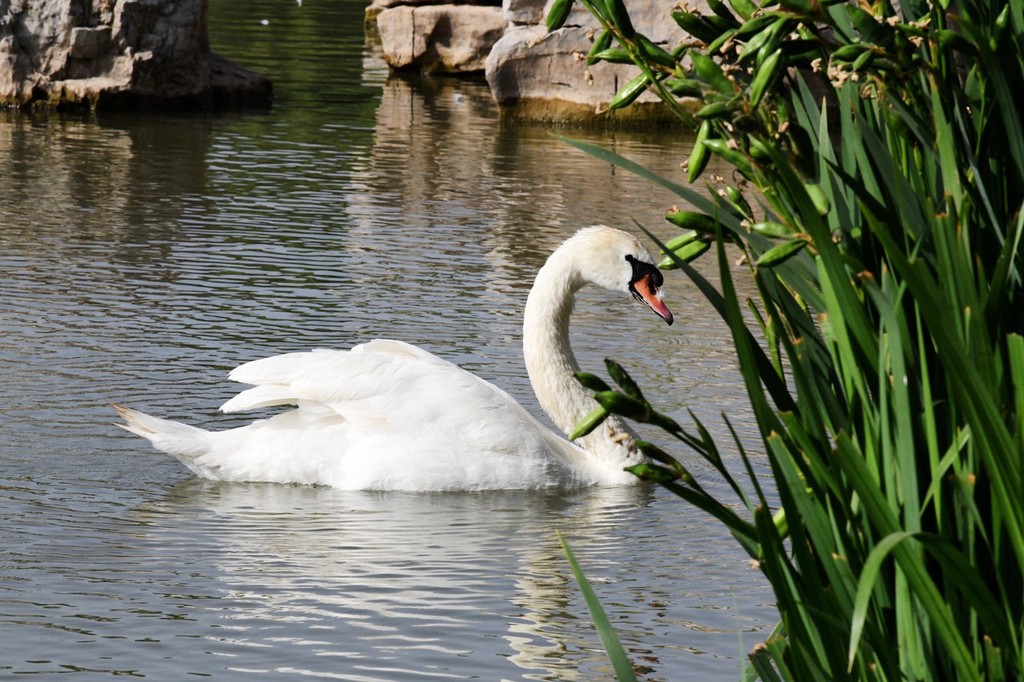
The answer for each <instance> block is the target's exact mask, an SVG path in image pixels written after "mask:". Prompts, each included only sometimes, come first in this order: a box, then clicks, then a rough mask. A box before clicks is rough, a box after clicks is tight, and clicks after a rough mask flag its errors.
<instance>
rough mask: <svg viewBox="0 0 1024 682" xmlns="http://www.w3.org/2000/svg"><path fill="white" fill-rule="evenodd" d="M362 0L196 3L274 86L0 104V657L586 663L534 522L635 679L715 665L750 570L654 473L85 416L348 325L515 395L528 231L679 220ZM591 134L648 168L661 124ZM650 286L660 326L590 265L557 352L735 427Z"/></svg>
mask: <svg viewBox="0 0 1024 682" xmlns="http://www.w3.org/2000/svg"><path fill="white" fill-rule="evenodd" d="M361 17H362V4H361V3H355V2H347V1H344V2H333V3H327V2H318V1H317V0H306V1H305V2H304V3H302V4H301V5H300V4H297V3H294V2H284V1H283V0H282V1H278V2H271V1H270V0H259V1H258V2H253V3H227V2H224V1H221V0H215V1H214V3H213V7H212V15H211V24H212V25H211V31H212V42H213V44H214V47H215V49H218V50H219V51H221V52H223V53H225V54H227V55H228V56H230V57H233V58H235V59H237V60H239V61H241V62H243V63H245V64H246V65H248V66H250V67H252V68H255V69H257V70H260V71H263V72H265V73H267V74H268V75H270V76H271V78H272V79H273V80H274V82H275V86H276V89H277V94H278V102H277V104H276V106H275V107H274V109H273V110H271V111H270V112H269V113H265V114H245V115H224V116H205V115H197V116H170V115H165V114H160V113H152V114H149V115H146V116H135V115H118V116H112V115H107V116H101V117H99V118H95V117H62V116H56V115H50V116H45V115H37V116H16V115H6V116H5V117H3V118H0V163H2V165H3V167H4V169H5V171H4V185H3V190H2V192H0V280H2V283H3V295H2V296H0V332H2V333H0V414H2V415H3V419H2V421H0V516H2V517H3V519H4V523H3V524H2V525H0V675H9V674H15V673H25V674H58V673H71V672H77V673H80V674H84V675H86V676H93V677H105V676H109V675H113V674H126V675H135V676H140V677H150V678H155V679H181V678H182V676H184V675H198V676H211V677H214V678H216V679H234V678H241V677H251V676H259V675H262V676H264V677H267V678H270V679H287V678H291V677H298V676H316V677H327V678H335V679H345V680H406V679H415V678H420V677H428V678H456V679H481V680H499V679H506V680H526V679H546V680H574V679H578V680H601V679H611V672H610V669H609V666H608V664H607V662H606V659H605V656H604V654H603V652H602V651H601V648H600V643H599V641H598V638H597V636H596V634H595V633H594V631H593V628H592V626H591V624H590V620H589V617H588V615H587V612H586V607H585V605H584V604H583V602H582V600H581V598H580V595H579V592H578V589H577V587H576V585H575V583H574V582H573V581H572V579H571V575H570V573H569V571H568V567H567V565H566V563H565V559H564V557H563V555H562V553H561V551H560V549H559V547H558V542H557V538H556V535H555V533H556V531H560V532H561V533H563V534H564V536H565V537H566V538H567V539H568V540H569V542H570V543H571V544H572V546H573V548H574V549H575V550H576V553H577V555H578V557H579V559H580V560H581V562H582V563H583V565H584V567H585V569H586V570H587V572H588V574H589V575H590V577H591V578H592V580H593V581H594V583H595V587H596V589H597V591H598V593H599V594H600V596H601V598H602V600H603V602H604V604H605V607H606V609H607V610H608V612H609V614H610V616H611V618H612V621H613V623H614V624H615V626H616V628H617V630H618V632H619V634H620V636H621V638H622V639H623V641H624V643H625V644H626V647H627V649H628V650H629V651H630V653H631V655H632V658H633V660H634V662H635V663H636V664H637V665H638V667H639V670H640V671H641V678H642V679H649V680H679V679H690V678H698V676H699V677H700V678H703V679H722V680H729V679H736V677H737V674H738V671H739V669H740V662H741V660H742V656H743V655H744V653H745V652H746V651H747V650H749V648H750V647H751V646H752V645H753V644H754V643H756V642H757V641H759V640H761V639H763V638H764V636H765V635H766V632H767V628H768V627H769V626H770V623H771V614H772V609H771V605H770V601H771V596H770V593H769V592H768V590H767V589H766V588H765V586H764V584H763V581H762V580H761V579H760V577H759V575H758V574H757V573H756V572H754V571H752V570H751V569H750V568H749V567H748V565H747V562H746V560H745V558H744V556H743V555H742V553H741V552H739V551H738V550H737V549H736V547H735V546H734V545H735V543H734V542H733V541H732V540H731V539H730V538H729V537H727V536H726V535H725V534H724V533H723V532H722V531H721V530H720V528H719V527H718V526H716V525H715V524H714V523H713V522H711V521H709V520H708V519H707V518H706V517H704V516H703V515H701V514H699V513H698V512H696V511H694V510H693V509H690V508H688V507H686V506H685V505H683V504H682V503H681V502H679V501H677V500H676V499H675V498H673V497H672V496H670V495H667V494H665V493H664V492H663V491H660V490H653V489H650V490H649V489H642V488H638V489H628V490H622V489H603V490H589V491H582V492H576V493H572V494H566V493H536V494H520V493H488V494H452V495H445V494H434V495H415V494H385V493H374V494H369V493H350V492H345V493H342V492H338V491H332V490H329V489H321V488H309V487H289V486H276V485H215V484H210V483H204V482H202V481H198V480H196V479H194V478H192V477H190V476H189V475H188V474H187V472H186V471H184V469H183V468H182V467H181V466H180V465H179V464H178V463H177V462H175V461H173V460H171V459H170V458H168V457H165V456H163V455H161V454H160V453H158V452H156V451H154V450H152V449H150V448H149V446H148V444H146V443H144V442H142V441H141V440H139V439H137V438H135V437H133V436H130V435H129V434H126V433H124V432H123V431H120V430H119V429H116V428H115V427H113V426H112V425H111V423H112V422H113V421H114V420H113V414H112V412H111V410H110V407H109V403H111V402H114V401H116V402H124V403H127V404H130V405H133V406H136V407H139V408H142V409H146V410H149V411H152V412H154V413H156V414H160V415H162V416H166V417H171V418H175V419H182V420H186V421H188V422H190V423H193V424H196V425H199V426H205V427H209V428H223V427H226V426H232V425H237V424H239V423H243V422H244V421H246V418H245V417H244V416H237V415H233V416H230V417H228V416H222V415H219V414H218V413H217V412H216V406H217V405H219V404H220V403H221V402H223V401H224V400H225V399H227V398H228V397H230V396H231V395H232V394H233V392H234V391H235V387H233V386H232V385H230V384H229V383H228V382H227V381H226V380H225V378H224V377H225V374H226V372H227V371H228V370H229V369H230V368H232V367H234V366H235V365H237V364H239V363H241V362H244V361H247V360H251V359H254V358H257V357H260V356H264V355H268V354H274V353H279V352H285V351H291V350H304V349H308V348H313V347H322V346H331V347H348V346H350V345H353V344H355V343H359V342H361V341H366V340H369V339H371V338H375V337H393V338H400V339H403V340H406V341H410V342H413V343H417V344H420V345H422V346H424V347H426V348H427V349H429V350H431V351H434V352H436V353H438V354H440V355H442V356H443V357H445V358H448V359H450V360H452V361H455V362H457V363H459V364H461V365H463V366H464V367H466V368H467V369H470V370H471V371H474V372H476V373H478V374H479V375H481V376H483V377H485V378H487V379H490V380H492V381H495V382H496V383H498V384H499V385H501V386H502V387H504V388H506V389H507V390H509V391H510V392H511V393H512V394H513V395H515V396H516V397H517V398H518V399H520V400H521V401H522V402H523V403H524V405H526V406H527V408H528V409H530V410H531V411H533V412H534V413H536V414H538V415H539V414H540V413H539V410H538V409H537V407H536V403H535V401H534V399H533V396H532V392H531V390H530V387H529V384H528V382H527V381H526V378H525V370H524V368H523V366H522V361H521V354H520V343H521V334H520V329H519V326H520V315H521V311H522V306H523V304H524V302H525V299H526V294H527V291H528V288H529V285H530V282H531V279H532V276H533V273H534V272H535V271H536V269H537V268H538V267H539V266H540V264H541V263H542V262H543V259H544V258H545V256H546V254H547V253H548V252H549V251H550V249H552V248H553V247H554V246H555V245H556V244H557V243H558V242H559V241H560V240H562V239H563V238H565V237H566V236H567V235H569V234H571V233H572V231H573V230H575V229H576V228H577V227H579V226H581V225H586V224H591V223H595V222H605V223H608V224H612V225H618V226H622V227H627V228H628V227H631V226H632V224H633V223H632V221H633V220H634V219H635V220H637V221H639V222H641V223H643V224H645V225H648V226H650V227H652V228H654V229H656V230H657V231H658V232H660V233H661V234H662V235H663V236H671V234H672V233H673V231H672V228H671V227H667V228H666V227H663V226H662V225H661V222H662V221H661V218H660V217H661V215H662V214H663V212H664V210H665V208H666V207H667V206H668V205H669V204H671V203H672V198H671V197H670V196H668V195H664V194H661V193H659V192H658V191H656V190H654V189H652V187H651V186H650V185H649V184H648V183H646V182H644V181H642V180H639V179H637V178H635V177H633V176H631V175H629V174H626V173H623V172H620V171H618V170H617V169H614V168H612V167H611V166H609V165H607V164H604V163H601V162H598V161H596V160H594V159H591V158H589V157H587V156H585V155H583V154H581V153H580V152H578V151H575V150H574V149H572V148H570V147H568V146H567V145H565V144H563V143H562V142H560V141H558V140H557V139H555V138H554V137H552V135H551V134H550V131H547V130H544V129H541V128H531V127H509V126H505V125H502V124H501V123H500V122H499V121H498V119H497V116H496V113H495V111H494V109H493V106H492V104H491V102H490V99H489V95H488V92H487V90H486V87H484V86H483V85H481V84H480V83H474V82H460V81H452V80H448V79H430V78H425V79H415V80H412V81H403V80H389V79H388V78H387V72H386V69H385V68H384V67H383V63H382V62H381V60H380V58H379V56H378V55H377V54H376V51H375V48H374V47H373V45H372V44H366V43H365V41H364V37H363V32H362V25H361ZM264 20H265V21H264ZM579 134H581V135H582V134H583V133H579ZM588 135H589V136H590V137H591V138H592V139H595V140H596V141H598V142H600V143H601V144H603V145H605V146H608V147H611V148H613V149H615V150H617V151H619V152H620V153H623V154H625V155H627V156H631V157H633V158H637V159H639V160H641V161H642V162H644V163H645V164H647V165H649V166H651V167H653V168H655V169H656V170H659V171H660V172H663V173H667V174H672V173H678V163H679V161H680V160H681V159H682V158H685V154H686V149H685V144H682V143H676V142H671V141H666V140H664V139H661V136H659V135H657V134H651V135H646V136H644V135H636V134H606V135H600V134H594V133H590V134H588ZM667 288H668V292H667V297H668V301H669V303H670V306H671V307H672V308H673V310H674V311H675V312H676V315H677V320H678V321H677V323H676V325H674V326H673V327H671V328H668V327H666V326H665V325H664V324H662V323H661V322H660V320H658V319H657V318H655V317H654V316H653V315H650V314H649V312H648V311H646V310H644V309H642V308H641V307H640V306H636V305H634V304H632V303H630V302H629V301H620V300H616V299H615V298H614V297H611V298H610V297H609V296H608V295H607V294H605V293H602V292H587V293H586V295H584V296H583V300H582V301H581V303H580V306H579V309H578V312H577V315H576V317H575V318H574V327H573V335H574V343H575V344H576V347H577V349H578V355H579V357H580V359H581V361H582V362H583V364H584V365H585V366H587V367H588V368H592V369H595V370H598V371H599V370H600V367H601V358H603V357H605V356H613V357H616V358H617V359H619V360H620V361H622V362H623V363H624V364H626V365H627V366H628V367H629V368H630V369H631V371H633V373H634V375H635V376H636V377H637V378H638V379H640V380H641V382H642V383H643V385H644V386H645V388H646V389H647V390H648V391H649V393H650V394H651V395H657V396H659V401H660V402H661V404H662V406H663V407H664V409H666V410H667V411H669V412H671V413H672V414H675V415H676V416H678V417H679V418H680V419H685V418H686V410H687V409H692V410H693V411H694V412H695V413H697V414H698V415H700V416H701V417H702V418H704V419H706V420H707V421H708V422H709V423H710V424H711V425H712V426H713V427H714V428H716V429H718V431H719V432H723V431H724V428H723V427H722V426H721V420H720V418H719V417H718V416H717V415H718V414H719V413H720V412H726V413H728V414H729V415H730V417H731V418H733V419H734V421H735V422H736V423H737V425H738V426H739V427H740V429H741V431H743V430H744V428H745V427H744V421H745V419H746V412H745V411H744V407H743V403H744V401H743V392H742V388H741V386H740V384H739V382H738V380H737V377H736V373H735V367H734V363H733V362H732V359H731V354H730V350H729V344H728V341H727V338H726V334H725V330H724V329H723V327H722V325H721V324H720V323H719V322H717V320H716V319H715V317H714V314H713V312H712V311H710V310H709V309H708V308H707V306H706V305H704V304H702V303H701V302H700V301H699V299H698V297H697V296H696V294H695V293H694V292H693V291H692V290H691V288H690V287H689V286H688V285H687V283H686V282H685V280H684V278H682V277H680V276H676V275H674V274H671V275H670V276H669V277H668V283H667ZM679 455H680V456H681V457H686V453H685V452H680V453H679ZM691 464H692V466H693V467H694V468H695V469H696V470H698V471H700V470H701V467H700V464H699V463H697V462H691ZM709 485H710V486H712V487H714V486H715V485H716V484H715V482H714V481H713V480H711V481H709Z"/></svg>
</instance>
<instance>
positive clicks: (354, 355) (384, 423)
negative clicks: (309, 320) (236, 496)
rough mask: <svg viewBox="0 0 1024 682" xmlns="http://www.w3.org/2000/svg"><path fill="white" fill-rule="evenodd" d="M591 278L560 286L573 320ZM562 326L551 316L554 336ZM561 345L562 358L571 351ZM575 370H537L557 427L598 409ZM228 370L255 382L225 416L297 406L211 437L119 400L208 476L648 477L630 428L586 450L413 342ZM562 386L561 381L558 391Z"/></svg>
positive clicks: (326, 481) (414, 483) (615, 427)
mask: <svg viewBox="0 0 1024 682" xmlns="http://www.w3.org/2000/svg"><path fill="white" fill-rule="evenodd" d="M604 229H606V230H610V228H604ZM613 232H617V231H613ZM618 234H624V233H618ZM629 239H632V238H631V237H630V238H629ZM633 242H634V243H635V240H633ZM640 248H641V249H642V247H640ZM557 253H558V252H556V254H557ZM643 253H644V254H646V251H644V252H643ZM646 258H647V259H648V260H650V256H649V254H647V255H646ZM627 260H628V258H627ZM549 262H551V260H549ZM546 267H547V266H546ZM560 267H562V266H560ZM650 267H653V266H650ZM549 274H550V273H549ZM555 274H557V272H556V273H555ZM541 281H542V278H541V276H538V283H540V282H541ZM579 286H580V285H579V284H576V285H574V286H573V285H572V284H571V283H570V285H569V286H567V287H562V289H565V291H561V290H559V291H558V295H560V296H562V297H565V296H568V297H569V298H570V305H568V306H562V307H563V308H565V312H564V315H565V316H567V315H568V311H569V310H571V296H572V292H573V291H575V289H576V288H579ZM535 288H536V287H535ZM555 289H558V287H555ZM531 297H532V295H531ZM658 302H659V303H660V298H659V299H658ZM529 306H530V304H529V303H528V307H529ZM665 312H666V313H667V309H665ZM554 314H556V315H558V314H561V313H554ZM659 314H660V313H659ZM667 319H671V315H670V314H669V315H668V317H667ZM556 322H557V324H555V323H556ZM564 322H565V324H564V326H565V332H566V334H567V320H565V321H564ZM561 323H562V322H561V321H553V323H552V324H553V325H554V326H553V327H552V328H553V330H554V332H553V333H555V336H558V334H559V333H561V332H560V331H559V325H560V324H561ZM539 335H540V336H544V334H539ZM529 342H530V339H526V340H525V342H524V343H529ZM539 343H544V340H543V339H541V340H540V341H539ZM557 345H558V344H555V346H553V347H552V349H551V352H552V353H555V354H558V353H563V349H562V348H560V347H557ZM566 348H567V343H566ZM535 350H536V349H535ZM541 350H543V349H541ZM534 355H536V353H534ZM543 355H544V354H543V352H542V353H541V354H540V357H543ZM534 362H535V363H537V362H540V363H541V364H543V363H544V360H540V361H537V360H535V361H534ZM574 365H575V360H574V359H573V358H572V357H571V352H568V356H567V357H561V358H551V363H550V367H551V368H554V369H552V370H551V371H549V372H548V374H550V375H551V376H543V377H541V378H540V379H535V377H534V372H533V371H531V380H534V386H535V389H536V390H537V392H538V397H540V398H541V404H542V406H543V407H544V408H545V410H546V411H547V412H548V413H549V414H552V416H553V418H555V421H556V423H558V422H559V421H572V420H578V419H579V418H582V416H583V415H584V414H586V412H588V411H590V409H592V407H593V406H594V405H595V403H593V401H592V399H591V398H590V397H589V396H588V395H586V393H585V392H583V391H582V389H579V387H578V384H575V380H574V379H573V380H572V382H573V383H572V384H570V383H568V382H567V381H566V377H565V376H563V375H564V374H565V373H566V372H569V375H568V376H569V378H570V379H571V371H572V369H573V366H574ZM556 370H557V371H556ZM229 377H230V379H232V380H234V381H238V382H240V383H245V384H250V385H252V388H248V389H246V390H243V391H242V392H241V393H239V394H238V395H236V396H235V397H234V398H232V399H231V400H228V401H227V402H226V403H225V404H224V405H223V406H222V407H221V409H222V410H223V411H224V412H240V411H247V410H254V409H262V408H268V407H278V406H285V405H287V406H292V409H290V410H287V411H285V412H282V413H280V414H277V415H275V416H273V417H270V418H268V419H263V420H259V421H255V422H253V423H251V424H249V425H247V426H243V427H239V428H234V429H229V430H226V431H206V430H203V429H198V428H195V427H191V426H186V425H184V424H179V423H177V422H172V421H168V420H164V419H159V418H156V417H151V416H149V415H146V414H144V413H142V412H138V411H136V410H131V409H128V408H124V407H120V406H118V411H119V412H120V413H121V416H122V417H123V418H124V419H125V421H126V424H125V425H124V428H126V429H127V430H129V431H131V432H132V433H135V434H137V435H140V436H142V437H144V438H147V439H149V440H150V441H152V443H153V444H154V445H155V446H156V447H157V448H159V449H160V450H163V451H165V452H168V453H170V454H172V455H174V456H175V457H176V458H178V459H179V460H181V462H183V463H184V464H185V465H186V466H187V467H188V468H189V469H191V470H192V471H193V472H194V473H196V474H197V475H199V476H202V477H204V478H208V479H212V480H220V481H274V482H280V483H300V484H321V485H329V486H333V487H337V488H343V489H358V490H421V491H426V490H486V489H533V488H548V487H577V486H584V485H593V484H621V483H630V482H633V481H634V480H635V479H634V478H633V477H632V475H631V474H628V473H626V472H624V471H623V466H624V465H626V464H629V463H636V462H638V461H640V459H639V457H640V456H639V455H638V453H637V452H636V450H635V448H634V447H633V444H632V440H631V434H630V433H629V432H628V430H627V429H626V428H625V426H624V425H623V424H621V423H620V422H618V421H612V422H611V424H612V426H608V427H607V428H606V430H599V431H598V432H597V433H596V434H594V435H591V436H588V437H587V438H586V439H584V440H583V444H584V446H585V447H584V448H581V447H579V446H578V445H575V444H572V443H569V442H568V441H566V440H565V439H564V438H561V437H560V436H558V435H556V434H555V433H553V432H552V431H550V430H549V429H548V428H546V427H545V426H544V425H542V424H541V423H540V422H539V421H538V420H537V419H535V418H534V417H533V416H532V415H531V414H530V413H529V412H527V411H526V409H524V408H523V407H522V406H521V405H519V403H517V402H516V401H515V400H514V399H513V398H512V397H511V396H510V395H509V394H508V393H506V392H505V391H503V390H501V389H500V388H498V387H497V386H495V385H494V384H491V383H489V382H487V381H484V380H483V379H480V378H479V377H477V376H475V375H473V374H471V373H469V372H467V371H465V370H463V369H461V368H459V367H457V366H456V365H454V364H452V363H450V362H448V361H446V360H443V359H442V358H439V357H437V356H436V355H434V354H432V353H429V352H427V351H425V350H423V349H421V348H418V347H416V346H413V345H410V344H407V343H404V342H401V341H391V340H376V341H371V342H369V343H365V344H362V345H359V346H355V347H354V348H352V349H350V350H346V351H342V350H314V351H309V352H301V353H287V354H284V355H277V356H274V357H269V358H264V359H260V360H255V361H253V362H249V363H246V364H244V365H241V366H240V367H238V368H236V369H235V370H234V371H232V372H231V374H230V375H229ZM538 382H540V384H541V386H538ZM549 383H551V384H553V386H554V387H553V388H547V384H549ZM542 387H543V391H542ZM542 392H546V393H549V394H550V393H556V394H557V393H559V392H561V393H562V394H563V395H562V397H561V399H562V400H564V401H566V402H567V403H568V407H567V406H566V405H561V404H558V401H559V399H560V398H559V396H558V395H544V396H542V395H541V393H542ZM553 401H554V402H553ZM559 426H561V427H562V428H565V429H568V428H571V426H572V424H568V425H567V424H559Z"/></svg>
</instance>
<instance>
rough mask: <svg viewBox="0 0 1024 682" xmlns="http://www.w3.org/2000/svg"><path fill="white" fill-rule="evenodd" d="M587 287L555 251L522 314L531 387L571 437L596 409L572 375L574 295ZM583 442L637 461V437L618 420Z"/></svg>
mask: <svg viewBox="0 0 1024 682" xmlns="http://www.w3.org/2000/svg"><path fill="white" fill-rule="evenodd" d="M585 284H586V282H585V281H584V279H583V277H582V276H581V275H580V273H579V270H578V269H577V268H576V267H575V266H574V264H573V262H572V258H571V257H569V255H567V254H565V253H563V252H561V251H556V252H555V253H554V254H552V255H551V257H550V258H548V261H547V263H545V265H544V267H542V268H541V269H540V272H538V273H537V279H536V280H535V282H534V284H533V288H532V289H531V290H530V295H529V297H528V298H527V300H526V310H525V311H524V315H523V356H524V358H525V360H526V371H527V373H528V374H529V376H530V383H531V384H533V390H534V392H535V393H536V395H537V400H538V402H540V405H541V407H542V408H544V411H545V412H547V414H548V416H549V417H551V420H552V421H553V422H554V423H555V425H556V426H557V427H558V428H559V429H561V430H562V431H563V432H564V433H566V434H568V433H569V432H571V431H572V430H573V429H574V428H575V427H576V424H578V423H579V422H580V421H581V420H582V419H583V417H585V416H586V415H587V414H588V413H590V411H591V410H593V409H594V408H595V407H597V403H596V402H595V401H594V398H593V396H592V395H591V394H590V392H589V391H587V389H585V388H584V387H583V386H582V385H581V384H580V383H579V381H578V380H577V379H576V377H575V376H573V374H574V373H575V372H578V371H579V364H578V363H577V361H576V356H575V355H573V352H572V347H571V345H570V343H569V317H570V316H571V314H572V309H573V303H574V299H575V294H576V292H577V291H578V290H579V289H580V288H582V287H583V286H584V285H585ZM579 443H580V445H582V446H583V447H584V448H585V449H586V450H587V451H588V452H589V453H591V454H593V455H597V456H599V457H602V458H615V459H616V460H619V459H622V460H633V459H634V458H635V457H637V455H636V451H635V446H634V445H633V438H632V433H631V432H630V431H629V430H628V428H627V427H626V426H625V424H623V423H622V422H621V421H620V420H618V419H612V420H610V421H609V422H608V426H607V427H606V426H602V427H600V428H598V429H596V430H595V431H594V432H593V433H592V434H590V435H589V436H586V437H584V438H581V439H580V441H579ZM625 463H628V462H625ZM633 463H635V461H634V462H633Z"/></svg>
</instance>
